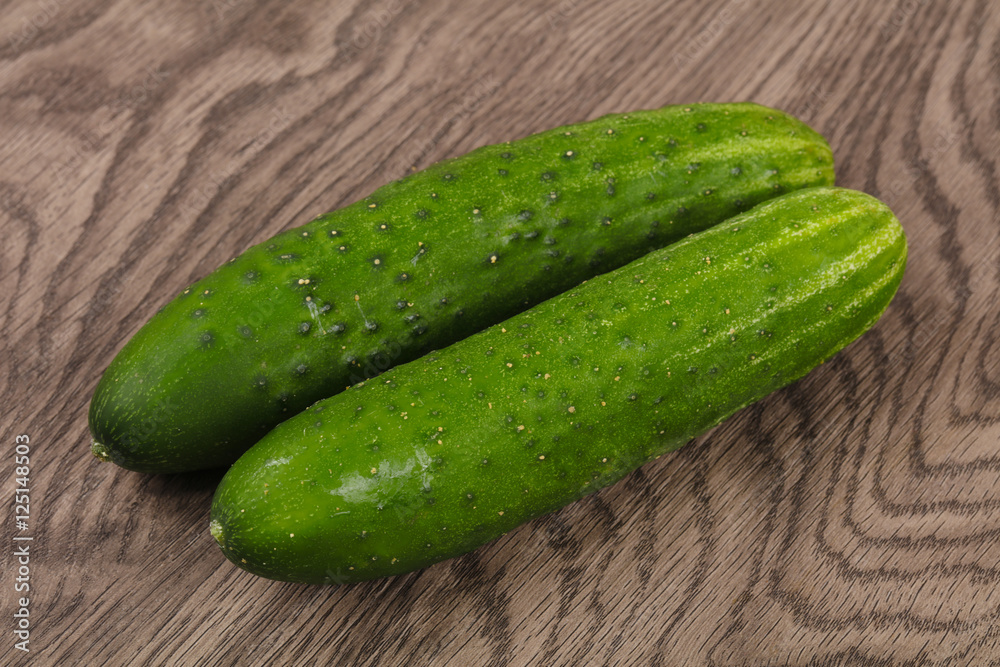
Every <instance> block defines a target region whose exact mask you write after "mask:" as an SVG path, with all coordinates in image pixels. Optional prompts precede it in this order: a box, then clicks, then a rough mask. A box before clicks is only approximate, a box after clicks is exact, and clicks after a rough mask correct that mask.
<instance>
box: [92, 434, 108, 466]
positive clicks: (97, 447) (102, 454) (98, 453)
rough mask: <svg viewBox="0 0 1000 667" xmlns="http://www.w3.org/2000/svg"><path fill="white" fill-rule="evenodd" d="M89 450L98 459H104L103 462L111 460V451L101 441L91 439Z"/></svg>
mask: <svg viewBox="0 0 1000 667" xmlns="http://www.w3.org/2000/svg"><path fill="white" fill-rule="evenodd" d="M90 452H91V453H92V454H93V455H94V456H95V457H96V458H97V460H98V461H104V462H105V463H106V462H108V461H110V460H111V452H109V451H108V448H107V447H105V446H104V445H103V444H102V443H100V442H97V441H96V440H92V441H91V444H90Z"/></svg>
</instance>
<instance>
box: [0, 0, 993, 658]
mask: <svg viewBox="0 0 1000 667" xmlns="http://www.w3.org/2000/svg"><path fill="white" fill-rule="evenodd" d="M0 16H2V17H3V18H2V19H0V225H2V230H3V239H4V242H3V243H0V339H2V341H3V342H2V345H3V350H2V352H3V354H2V356H0V376H2V377H3V380H4V381H3V382H2V383H0V398H2V402H0V405H2V406H3V410H2V413H0V415H2V416H0V424H2V427H3V428H2V432H3V448H2V459H0V460H2V465H0V473H2V474H3V477H2V485H3V488H5V489H8V490H10V491H12V490H13V488H14V481H13V480H14V476H15V470H14V458H13V457H14V445H15V436H16V435H17V434H20V433H25V434H28V435H29V436H30V438H31V499H32V506H31V510H32V512H31V519H30V529H29V531H27V533H21V532H19V531H18V530H17V529H16V527H15V525H14V524H13V523H12V519H13V517H11V520H8V521H7V522H5V525H6V526H7V528H6V529H5V531H6V532H5V535H6V537H5V544H6V546H4V547H3V548H2V549H0V572H2V582H3V583H2V586H0V588H2V590H3V594H2V600H3V608H4V610H5V617H6V619H7V620H6V621H4V624H5V625H4V627H5V628H6V630H5V631H4V634H3V636H4V637H5V639H4V640H3V643H2V645H0V664H13V665H19V664H38V665H63V664H109V665H133V664H134V665H139V664H171V665H219V664H227V665H228V664H233V665H237V664H238V665H261V664H276V665H285V664H287V665H305V664H358V665H380V666H381V665H412V664H435V665H438V664H440V665H445V664H454V665H475V664H489V665H524V664H545V665H577V664H594V665H605V664H606V665H632V664H653V665H755V666H756V665H768V666H770V665H775V666H777V665H796V666H799V665H801V666H805V665H830V666H833V665H837V666H840V665H852V666H854V665H858V666H860V665H903V664H906V665H935V666H937V665H941V666H945V665H991V664H1000V593H996V592H995V591H996V589H997V583H998V581H1000V568H998V566H997V565H996V563H997V562H998V561H1000V546H998V545H1000V540H998V539H997V538H998V536H1000V454H998V450H1000V447H998V443H1000V340H998V337H1000V334H998V333H997V331H998V330H1000V307H998V305H997V304H998V303H1000V178H998V172H997V170H998V166H997V160H998V156H1000V15H998V14H997V12H996V11H995V7H994V6H993V3H991V2H990V1H989V0H970V1H969V2H962V3H958V2H947V1H945V0H896V1H893V2H887V3H879V2H874V1H873V0H831V1H830V2H827V3H818V2H817V3H810V2H807V3H800V2H793V1H792V0H776V1H773V2H768V1H766V0H707V1H704V2H696V1H694V0H675V1H671V2H657V1H653V0H642V1H638V2H624V1H621V0H612V1H605V2H597V1H594V0H554V1H551V2H529V1H526V0H517V1H514V2H509V3H491V2H485V1H483V0H470V1H467V2H460V1H459V0H350V1H348V2H342V3H327V2H319V1H316V0H291V1H289V2H277V1H262V2H251V1H249V0H205V1H200V0H199V1H194V0H165V1H163V2H159V3H151V2H143V3H138V2H125V1H124V0H117V1H112V2H107V3H101V2H96V1H95V0H27V1H23V2H0ZM744 99H750V100H753V101H757V102H760V103H763V104H768V105H772V106H776V107H779V108H782V109H785V110H787V111H789V112H791V113H794V114H797V115H799V116H800V117H802V118H803V119H805V120H806V121H807V122H809V123H811V124H812V125H813V126H814V127H816V128H817V129H818V130H819V131H820V132H822V133H823V134H824V135H825V136H827V138H828V139H829V140H830V143H831V145H832V146H833V149H834V153H835V156H836V160H837V175H838V184H840V185H843V186H846V187H852V188H857V189H862V190H865V191H866V192H869V193H871V194H873V195H876V196H878V197H880V198H882V199H883V200H884V201H886V202H887V203H888V204H889V205H890V206H891V207H892V208H893V210H894V211H895V212H896V214H897V215H898V217H899V218H900V220H901V221H902V223H903V225H904V227H905V229H906V231H907V234H908V238H909V243H910V260H909V268H908V272H907V275H906V278H905V279H904V281H903V284H902V287H901V289H900V293H899V295H898V297H897V298H896V300H895V301H894V302H893V304H892V306H891V307H890V309H889V311H888V312H887V314H886V315H885V317H884V318H883V319H882V321H880V322H879V324H878V325H876V327H875V329H874V330H873V331H871V332H870V333H869V334H867V335H866V336H865V337H863V338H862V339H861V340H860V341H858V342H857V343H855V344H853V345H851V346H850V347H849V348H848V349H846V350H845V351H844V352H843V353H841V354H840V355H838V356H837V357H836V358H835V359H834V360H833V361H832V362H831V363H829V364H826V365H824V366H822V367H820V368H819V369H817V370H816V371H814V372H813V373H812V374H810V375H809V376H808V377H807V378H805V379H804V380H802V381H800V382H799V383H797V384H795V385H794V386H792V387H789V388H787V389H785V390H783V391H781V392H778V393H777V394H775V395H773V396H771V397H769V398H767V399H765V400H764V401H762V402H761V403H759V404H758V405H756V406H753V407H751V408H748V409H747V410H745V411H743V412H742V413H740V414H739V415H737V416H736V417H734V418H733V419H732V420H730V421H728V422H726V423H725V424H723V425H721V426H720V427H718V428H716V429H715V430H714V431H713V432H711V433H709V434H707V435H705V436H703V437H701V438H699V439H698V440H697V441H696V442H694V443H692V444H690V445H689V446H687V447H686V448H684V449H682V450H680V451H679V452H677V453H676V454H671V455H669V456H665V457H663V458H662V459H660V460H659V461H656V462H654V463H652V464H650V465H649V466H646V467H645V468H643V469H642V470H640V471H638V472H636V473H634V474H633V475H631V476H629V477H628V478H627V479H626V480H624V481H623V482H622V483H621V484H619V485H617V486H615V487H612V488H609V489H605V490H603V491H601V492H600V493H598V494H596V495H595V496H592V497H589V498H587V499H585V500H583V501H581V502H579V503H576V504H575V505H572V506H570V507H567V508H565V509H564V510H562V511H560V512H557V513H556V514H554V515H551V516H548V517H545V518H542V519H539V520H537V521H535V522H532V523H531V524H529V525H527V526H524V527H521V528H520V529H518V530H515V531H513V532H512V533H510V534H508V535H506V536H504V537H503V538H501V539H500V540H497V541H496V542H494V543H492V544H490V545H487V546H485V547H483V548H481V549H479V550H477V551H476V552H474V553H472V554H469V555H467V556H464V557H462V558H459V559H456V560H454V561H450V562H447V563H442V564H439V565H437V566H434V567H431V568H428V569H427V570H425V571H422V572H419V573H414V574H411V575H407V576H403V577H398V578H394V579H390V580H385V581H377V582H369V583H365V584H358V585H353V586H345V587H340V588H337V587H331V588H319V587H305V586H297V585H292V584H282V583H277V582H269V581H266V580H262V579H258V578H255V577H253V576H252V575H249V574H247V573H245V572H242V571H239V570H237V569H236V568H234V567H233V566H231V565H230V564H229V563H228V562H227V561H226V560H225V559H224V558H223V556H222V555H221V553H220V552H219V550H218V549H217V547H216V546H215V544H214V542H213V541H212V539H211V537H210V536H209V534H208V531H207V522H208V512H209V503H210V500H211V495H212V492H213V490H214V487H215V484H216V483H217V482H218V480H219V478H220V476H221V473H218V472H206V473H198V474H192V475H173V476H145V475H139V474H135V473H129V472H126V471H123V470H119V469H116V468H114V467H112V466H108V465H100V464H98V463H97V462H96V461H95V460H94V459H92V457H91V456H90V454H89V440H88V435H87V428H86V412H87V405H88V401H89V397H90V394H91V392H92V391H93V388H94V386H95V384H96V382H97V380H98V378H99V376H100V373H101V372H102V370H103V369H104V368H105V367H106V365H107V364H108V362H109V361H110V360H111V358H112V357H113V356H114V354H115V352H117V350H118V349H120V347H121V346H122V345H123V344H124V342H125V341H126V340H127V339H128V337H129V336H130V335H131V334H132V333H134V332H135V331H136V330H137V329H138V328H139V327H140V326H141V324H142V323H143V322H145V320H146V319H147V318H149V317H150V316H151V315H152V314H153V313H154V312H155V310H156V309H157V308H158V307H159V306H160V305H162V304H163V303H164V302H165V301H166V300H168V299H169V298H171V296H173V295H174V294H176V293H177V292H179V291H180V290H182V289H183V288H184V287H186V286H187V284H189V283H190V282H191V281H193V280H195V279H196V278H198V277H201V276H202V275H204V274H205V273H207V272H208V271H210V270H212V269H213V268H214V267H215V266H217V265H219V264H220V263H222V262H224V261H225V260H227V259H228V258H230V257H231V256H233V255H235V254H237V253H239V252H241V251H242V250H243V249H245V248H246V247H248V246H249V245H251V244H253V243H256V242H259V241H261V240H263V239H265V238H267V237H268V236H270V235H272V234H274V233H276V232H278V231H280V230H282V229H286V228H288V227H291V226H296V225H299V224H303V223H305V222H307V221H308V220H309V219H311V218H312V217H313V216H315V215H317V214H319V213H322V212H325V211H327V210H329V209H332V208H335V207H338V206H341V205H344V204H347V203H349V202H351V201H354V200H356V199H358V198H360V197H362V196H364V195H366V194H368V193H369V192H370V191H372V190H374V189H375V188H376V187H378V186H379V185H381V184H383V183H385V182H387V181H389V180H392V179H395V178H398V177H400V176H402V175H404V174H405V173H407V172H408V171H409V170H410V169H411V168H414V167H416V168H420V167H424V166H427V165H429V164H431V163H433V162H435V161H437V160H440V159H443V158H446V157H450V156H453V155H458V154H461V153H464V152H466V151H468V150H471V149H473V148H475V147H477V146H479V145H482V144H484V143H492V142H498V141H503V140H507V139H513V138H517V137H520V136H524V135H526V134H529V133H532V132H535V131H539V130H543V129H547V128H549V127H554V126H556V125H560V124H563V123H568V122H575V121H580V120H585V119H590V118H595V117H597V116H598V115H600V114H603V113H607V112H612V111H624V110H628V109H636V108H647V107H655V106H660V105H663V104H669V103H683V102H692V101H734V100H744ZM11 507H13V505H11ZM11 511H13V510H11ZM29 533H30V535H31V536H33V537H34V541H33V542H32V543H31V580H30V585H31V591H30V593H29V596H30V599H31V603H30V611H31V640H30V646H31V653H30V654H28V655H24V654H22V652H21V651H18V650H16V649H15V648H14V641H15V640H14V638H13V634H12V630H13V627H14V626H13V623H12V614H13V613H14V610H15V608H16V602H17V597H19V595H20V594H18V593H16V592H15V591H14V584H15V574H16V569H17V562H16V557H15V551H14V549H15V547H14V546H13V545H14V541H13V537H14V536H15V535H24V534H29ZM8 612H9V613H8Z"/></svg>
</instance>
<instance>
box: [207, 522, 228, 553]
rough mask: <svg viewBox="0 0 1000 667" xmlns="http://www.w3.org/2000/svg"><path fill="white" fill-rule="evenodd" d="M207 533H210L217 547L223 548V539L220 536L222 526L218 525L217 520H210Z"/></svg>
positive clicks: (224, 544)
mask: <svg viewBox="0 0 1000 667" xmlns="http://www.w3.org/2000/svg"><path fill="white" fill-rule="evenodd" d="M208 532H210V533H212V537H214V538H215V541H216V542H218V544H219V547H223V548H224V547H225V546H226V543H225V539H224V538H223V536H222V524H221V523H219V520H218V519H212V520H211V522H209V524H208Z"/></svg>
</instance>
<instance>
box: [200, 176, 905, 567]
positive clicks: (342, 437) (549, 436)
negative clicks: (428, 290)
mask: <svg viewBox="0 0 1000 667" xmlns="http://www.w3.org/2000/svg"><path fill="white" fill-rule="evenodd" d="M906 254H907V247H906V239H905V237H904V235H903V230H902V229H901V227H900V225H899V223H898V221H897V220H896V218H895V217H894V216H893V214H892V213H891V212H890V211H889V209H888V208H887V207H886V206H885V205H884V204H882V203H881V202H879V201H878V200H876V199H874V198H872V197H870V196H868V195H865V194H863V193H859V192H855V191H851V190H843V189H838V188H816V189H809V190H802V191H799V192H796V193H792V194H788V195H785V196H783V197H780V198H778V199H775V200H772V201H769V202H767V203H764V204H761V205H759V206H758V207H757V208H755V209H754V210H752V211H750V212H748V213H745V214H743V215H740V216H737V217H736V218H733V219H732V220H730V221H728V222H725V223H723V224H721V225H719V226H717V227H714V228H712V229H709V230H707V231H704V232H702V233H700V234H696V235H694V236H691V237H689V238H687V239H684V240H682V241H680V242H679V243H677V244H675V245H673V246H671V247H669V248H665V249H662V250H659V251H656V252H654V253H652V254H650V255H648V256H646V257H643V258H641V259H639V260H637V261H635V262H633V263H631V264H630V265H628V266H626V267H623V268H621V269H619V270H617V271H615V272H613V273H609V274H607V275H604V276H600V277H598V278H596V279H594V280H592V281H589V282H588V283H586V284H584V285H581V286H579V287H578V288H576V289H574V290H571V291H570V292H567V293H565V294H562V295H559V296H557V297H555V298H553V299H550V300H549V301H546V302H544V303H542V304H540V305H538V306H536V307H534V308H533V309H531V310H528V311H526V312H524V313H522V314H520V315H517V316H515V317H513V318H511V319H509V320H507V321H506V322H504V323H502V324H500V325H497V326H494V327H491V328H489V329H487V330H485V331H483V332H482V333H479V334H476V335H474V336H471V337H469V338H467V339H465V340H463V341H460V342H458V343H456V344H454V345H452V346H451V347H448V348H446V349H444V350H441V351H438V352H434V353H432V354H430V355H428V356H426V357H424V358H422V359H419V360H417V361H414V362H412V363H409V364H405V365H403V366H399V367H396V368H394V369H392V370H390V371H389V372H387V373H385V374H384V375H382V376H380V377H378V378H376V379H374V380H370V381H368V382H366V383H364V384H360V385H356V386H354V387H352V388H351V389H349V390H348V391H346V392H344V393H342V394H339V395H337V396H333V397H331V398H329V399H327V400H324V401H320V402H318V403H316V404H315V405H313V406H312V407H310V408H309V409H307V410H306V411H305V412H303V413H301V414H300V415H298V416H296V417H294V418H292V419H289V420H288V421H286V422H285V423H283V424H281V425H280V426H278V427H277V428H276V429H275V430H274V431H272V432H271V433H269V434H268V435H267V436H266V437H265V438H264V439H263V440H261V441H260V442H259V443H258V444H257V445H256V446H254V447H253V448H252V449H250V451H248V452H247V453H246V454H244V455H243V456H242V457H241V458H240V459H239V461H237V462H236V464H235V465H233V467H232V468H231V469H230V470H229V472H228V473H227V474H226V475H225V477H224V478H223V480H222V482H221V484H220V486H219V488H218V490H217V492H216V495H215V498H214V501H213V507H212V522H211V530H212V534H213V535H214V536H215V538H216V540H217V541H218V542H219V544H220V546H221V547H222V550H223V552H224V553H225V555H226V556H227V557H228V558H229V559H230V560H231V561H233V562H234V563H236V564H237V565H238V566H240V567H242V568H244V569H246V570H249V571H250V572H253V573H256V574H259V575H261V576H264V577H268V578H272V579H278V580H287V581H299V582H311V583H348V582H353V581H360V580H364V579H370V578H376V577H383V576H388V575H395V574H400V573H404V572H409V571H412V570H416V569H419V568H422V567H425V566H427V565H430V564H432V563H435V562H438V561H441V560H444V559H447V558H450V557H453V556H456V555H459V554H462V553H465V552H467V551H470V550H471V549H474V548H476V547H477V546H479V545H481V544H484V543H486V542H488V541H490V540H492V539H494V538H496V537H497V536H499V535H501V534H503V533H505V532H507V531H509V530H511V529H512V528H514V527H515V526H517V525H519V524H521V523H523V522H525V521H528V520H530V519H532V518H535V517H538V516H540V515H543V514H546V513H548V512H551V511H553V510H555V509H557V508H559V507H562V506H564V505H566V504H568V503H570V502H572V501H574V500H576V499H578V498H580V497H582V496H584V495H587V494H589V493H591V492H593V491H596V490H597V489H599V488H601V487H603V486H606V485H608V484H611V483H613V482H615V481H617V480H619V479H620V478H622V477H623V476H624V475H626V474H627V473H628V472H630V471H631V470H633V469H635V468H636V467H638V466H640V465H642V464H643V463H645V462H648V461H650V460H652V459H653V458H656V457H658V456H660V455H661V454H663V453H665V452H669V451H671V450H673V449H676V448H677V447H680V446H681V445H682V444H684V443H685V442H687V441H688V440H689V439H691V438H692V437H694V436H696V435H698V434H699V433H702V432H704V431H705V430H707V429H708V428H710V427H712V426H714V425H716V424H718V423H719V422H721V421H722V420H724V419H725V418H727V417H728V416H730V415H732V414H733V413H734V412H736V411H737V410H739V409H741V408H743V407H745V406H747V405H749V404H750V403H753V402H754V401H757V400H759V399H760V398H762V397H763V396H765V395H767V394H768V393H770V392H772V391H774V390H776V389H778V388H780V387H783V386H785V385H788V384H789V383H791V382H793V381H794V380H796V379H798V378H800V377H802V376H803V375H805V374H806V373H807V372H808V371H809V370H810V369H812V368H813V367H815V366H816V365H818V364H820V363H822V362H823V361H824V360H826V359H828V358H829V357H831V356H832V355H833V354H835V353H836V352H837V351H838V350H840V349H841V348H843V347H844V346H845V345H847V344H848V343H849V342H851V341H852V340H854V339H855V338H856V337H858V336H859V335H861V334H862V333H863V332H864V331H866V330H867V329H868V328H869V327H870V326H871V325H872V324H874V323H875V321H876V320H877V319H878V318H879V316H880V315H881V313H882V312H883V310H884V309H885V308H886V306H887V305H888V304H889V301H890V300H891V298H892V296H893V294H894V293H895V291H896V288H897V286H898V285H899V281H900V279H901V278H902V275H903V271H904V267H905V264H906Z"/></svg>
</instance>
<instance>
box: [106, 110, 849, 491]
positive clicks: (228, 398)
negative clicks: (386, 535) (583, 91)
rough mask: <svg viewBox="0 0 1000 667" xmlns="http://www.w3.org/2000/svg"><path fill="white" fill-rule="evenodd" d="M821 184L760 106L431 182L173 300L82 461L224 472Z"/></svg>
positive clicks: (493, 156) (577, 143)
mask: <svg viewBox="0 0 1000 667" xmlns="http://www.w3.org/2000/svg"><path fill="white" fill-rule="evenodd" d="M832 183H833V158H832V155H831V153H830V149H829V146H827V144H826V142H825V141H824V140H823V138H822V137H821V136H819V135H818V134H816V133H815V132H814V131H812V130H811V129H809V128H808V127H807V126H806V125H804V124H803V123H801V122H800V121H798V120H796V119H794V118H792V117H790V116H788V115H786V114H784V113H781V112H779V111H775V110H773V109H767V108H765V107H761V106H757V105H755V104H702V105H690V106H683V107H679V106H672V107H666V108H663V109H659V110H654V111H641V112H635V113H630V114H624V115H611V116H605V117H603V118H601V119H599V120H596V121H593V122H590V123H584V124H581V125H572V126H567V127H563V128H559V129H556V130H552V131H548V132H543V133H541V134H537V135H534V136H531V137H528V138H526V139H523V140H520V141H516V142H512V143H511V142H509V143H507V144H502V145H497V146H487V147H484V148H481V149H479V150H476V151H474V152H472V153H470V154H468V155H466V156H463V157H460V158H456V159H452V160H448V161H445V162H441V163H438V164H436V165H434V166H431V167H430V168H428V169H426V170H425V171H422V172H419V173H415V174H412V175H410V176H408V177H407V178H404V179H402V180H400V181H397V182H393V183H389V184H388V185H386V186H384V187H382V188H381V189H379V190H377V191H376V192H375V193H374V194H372V195H371V196H369V197H366V198H365V199H362V200H361V201H358V202H356V203H355V204H352V205H350V206H347V207H346V208H343V209H340V210H338V211H334V212H333V213H329V214H327V215H323V216H321V217H319V218H317V219H316V220H314V221H312V222H310V223H309V224H307V225H305V226H304V227H300V228H298V229H293V230H289V231H286V232H284V233H282V234H279V235H278V236H276V237H274V238H273V239H271V240H270V241H266V242H264V243H262V244H260V245H257V246H255V247H253V248H251V249H250V250H248V251H247V252H245V253H244V254H242V255H240V256H239V257H237V258H235V259H233V260H231V261H230V263H228V264H226V265H224V266H223V267H221V268H220V269H218V270H217V271H215V272H214V273H212V274H210V275H209V276H207V277H206V278H204V279H203V280H200V281H199V282H196V283H195V284H194V285H192V286H191V287H189V288H188V289H185V290H184V291H183V293H181V294H180V295H179V296H178V297H177V298H175V299H174V300H173V301H171V302H170V303H169V304H167V305H166V307H165V308H163V309H162V311H161V312H159V313H158V314H156V315H155V316H154V317H153V318H152V319H151V320H150V321H149V322H148V323H147V324H146V325H145V326H144V327H143V328H142V329H141V330H140V331H139V332H138V333H137V334H136V335H135V336H134V337H133V338H132V339H131V340H130V341H129V342H128V344H127V345H126V346H125V348H124V349H123V350H122V351H121V352H120V353H119V354H118V356H117V357H116V358H115V359H114V361H113V362H112V363H111V365H110V367H109V368H108V369H107V371H106V372H105V373H104V375H103V377H102V379H101V381H100V383H99V384H98V386H97V389H96V391H95V394H94V397H93V400H92V402H91V405H90V430H91V433H92V435H93V445H92V451H93V452H94V454H95V455H97V456H98V458H101V459H104V460H111V461H114V462H115V463H117V464H118V465H120V466H123V467H125V468H129V469H132V470H138V471H145V472H180V471H185V470H195V469H199V468H211V467H216V466H224V465H228V464H230V463H232V462H233V461H235V460H236V459H237V458H238V457H239V455H240V454H242V453H243V452H244V451H245V450H246V449H247V448H249V447H250V445H252V444H253V443H254V442H256V441H257V440H258V439H259V438H260V437H261V436H263V435H264V434H265V433H266V432H267V431H269V430H270V429H271V428H273V427H274V426H275V425H277V424H278V423H279V422H280V421H282V420H283V419H286V418H288V417H289V416H291V415H293V414H296V413H298V412H299V411H301V410H302V409H304V408H305V407H306V406H308V405H310V404H312V403H313V402H315V401H316V400H318V399H320V398H325V397H327V396H330V395H332V394H334V393H336V392H338V391H342V390H343V389H345V388H346V387H347V386H348V385H351V384H354V383H356V382H359V381H362V380H364V379H366V378H369V377H373V376H375V375H377V374H378V373H379V372H381V371H384V370H385V369H387V368H389V367H390V366H392V365H396V364H399V363H402V362H405V361H409V360H412V359H415V358H417V357H419V356H420V355H421V354H423V353H425V352H427V351H428V350H431V349H439V348H441V347H444V346H445V345H448V344H450V343H452V342H454V341H456V340H460V339H462V338H464V337H466V336H467V335H469V334H471V333H473V332H475V331H479V330H481V329H483V328H485V327H486V326H489V325H491V324H495V323H497V322H500V321H502V320H504V319H505V318H507V317H510V316H511V315H514V314H515V313H517V312H519V311H520V310H523V309H524V308H526V307H528V306H531V305H533V304H535V303H538V302H540V301H543V300H544V299H546V298H549V297H551V296H554V295H556V294H558V293H560V292H562V291H565V290H566V289H569V288H570V287H572V286H574V285H577V284H579V283H580V281H582V280H585V279H587V278H590V277H592V276H594V275H597V274H598V273H602V272H605V271H608V270H611V269H613V268H616V267H618V266H622V265H624V264H626V263H628V262H629V261H631V260H633V259H635V258H637V257H640V256H642V255H643V254H645V253H647V252H649V251H650V250H652V249H654V248H657V247H662V246H664V245H666V244H668V243H670V242H672V241H674V240H676V239H678V238H681V237H683V236H685V235H687V234H689V233H692V232H695V231H698V230H700V229H703V228H705V227H708V226H710V225H713V224H715V223H717V222H719V221H721V220H724V219H726V218H728V217H730V216H732V215H734V214H736V213H737V212H739V211H740V210H741V209H744V208H749V207H750V206H752V205H754V204H756V203H758V202H760V201H763V200H766V199H769V198H771V197H774V196H776V195H778V194H780V193H781V192H784V191H791V190H794V189H798V188H802V187H806V186H812V185H823V184H832Z"/></svg>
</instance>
